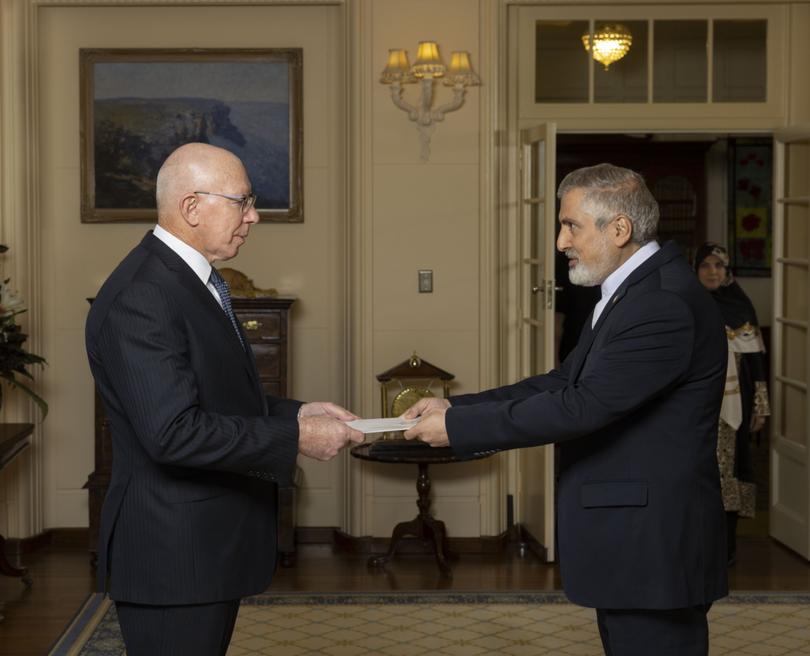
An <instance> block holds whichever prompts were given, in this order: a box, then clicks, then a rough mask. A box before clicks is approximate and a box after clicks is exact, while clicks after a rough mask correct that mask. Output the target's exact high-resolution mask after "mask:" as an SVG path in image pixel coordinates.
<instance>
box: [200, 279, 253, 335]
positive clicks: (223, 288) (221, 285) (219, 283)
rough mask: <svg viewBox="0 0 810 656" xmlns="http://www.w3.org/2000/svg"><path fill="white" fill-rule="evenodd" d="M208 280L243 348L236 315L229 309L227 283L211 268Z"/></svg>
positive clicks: (229, 293) (229, 298) (229, 299)
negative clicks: (215, 291) (217, 295)
mask: <svg viewBox="0 0 810 656" xmlns="http://www.w3.org/2000/svg"><path fill="white" fill-rule="evenodd" d="M208 280H209V281H210V282H211V284H212V285H213V286H214V289H216V290H217V294H219V300H220V301H222V309H223V310H225V314H226V315H227V316H228V319H230V320H231V324H232V325H233V329H234V330H235V331H236V336H237V337H238V338H239V342H240V343H241V344H242V348H245V342H243V341H242V333H240V332H239V325H238V324H237V323H236V315H235V314H234V313H233V308H232V307H231V290H230V289H229V288H228V283H227V282H225V279H224V278H223V277H222V276H221V275H220V274H219V271H217V270H216V269H215V268H213V267H211V277H210V278H209V279H208Z"/></svg>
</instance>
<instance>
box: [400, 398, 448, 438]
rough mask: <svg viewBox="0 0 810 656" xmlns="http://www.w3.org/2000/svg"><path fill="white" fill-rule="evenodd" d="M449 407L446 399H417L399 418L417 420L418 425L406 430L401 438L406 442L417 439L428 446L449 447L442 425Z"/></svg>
mask: <svg viewBox="0 0 810 656" xmlns="http://www.w3.org/2000/svg"><path fill="white" fill-rule="evenodd" d="M449 407H450V401H448V400H447V399H439V398H436V397H426V398H423V399H419V401H417V402H416V403H414V404H413V405H412V406H411V407H410V408H408V409H407V410H406V411H405V413H404V414H403V415H402V417H401V419H404V420H406V421H413V420H414V419H416V418H419V423H417V424H416V425H415V426H414V427H413V428H410V429H408V430H406V431H405V433H404V435H403V437H404V438H405V439H406V440H413V439H419V440H421V441H422V442H425V443H427V444H430V446H449V445H450V440H449V439H448V437H447V429H446V428H445V424H444V415H445V413H446V412H447V408H449Z"/></svg>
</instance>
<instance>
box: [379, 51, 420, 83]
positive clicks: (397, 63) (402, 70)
mask: <svg viewBox="0 0 810 656" xmlns="http://www.w3.org/2000/svg"><path fill="white" fill-rule="evenodd" d="M410 68H411V65H410V63H409V62H408V51H407V50H402V49H398V48H393V49H391V50H389V51H388V62H387V63H386V65H385V68H384V69H383V72H382V75H381V76H380V82H382V83H383V84H393V83H394V82H406V83H407V82H414V81H415V80H414V77H413V75H412V74H411V72H410Z"/></svg>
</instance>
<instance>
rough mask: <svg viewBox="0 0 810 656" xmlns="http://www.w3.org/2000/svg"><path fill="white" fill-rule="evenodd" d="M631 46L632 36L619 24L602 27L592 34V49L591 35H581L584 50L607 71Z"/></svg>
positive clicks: (588, 33) (587, 33)
mask: <svg viewBox="0 0 810 656" xmlns="http://www.w3.org/2000/svg"><path fill="white" fill-rule="evenodd" d="M632 44H633V35H632V34H631V33H630V30H629V29H627V27H625V26H624V25H622V24H621V23H616V24H615V25H603V26H602V27H600V28H599V29H598V30H596V31H595V32H594V33H593V47H591V34H590V32H586V33H585V34H583V35H582V45H583V46H585V50H587V51H588V52H593V58H594V59H595V60H596V61H598V62H599V63H600V64H602V65H603V66H604V67H605V70H608V67H609V66H610V65H611V64H612V63H614V62H617V61H619V60H620V59H621V58H622V57H624V56H625V55H626V54H627V53H628V52H629V51H630V46H631V45H632Z"/></svg>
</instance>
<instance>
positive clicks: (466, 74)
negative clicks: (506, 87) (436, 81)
mask: <svg viewBox="0 0 810 656" xmlns="http://www.w3.org/2000/svg"><path fill="white" fill-rule="evenodd" d="M442 84H444V85H445V86H447V87H454V86H456V85H457V84H460V85H462V86H465V87H474V86H479V85H480V84H481V78H480V77H478V75H476V74H475V72H474V71H473V69H472V64H471V63H470V53H469V52H467V51H466V50H456V51H455V52H451V53H450V68H448V69H447V75H445V76H444V79H443V80H442Z"/></svg>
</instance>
